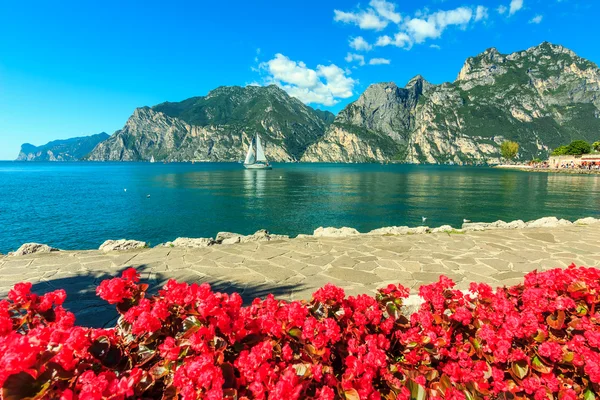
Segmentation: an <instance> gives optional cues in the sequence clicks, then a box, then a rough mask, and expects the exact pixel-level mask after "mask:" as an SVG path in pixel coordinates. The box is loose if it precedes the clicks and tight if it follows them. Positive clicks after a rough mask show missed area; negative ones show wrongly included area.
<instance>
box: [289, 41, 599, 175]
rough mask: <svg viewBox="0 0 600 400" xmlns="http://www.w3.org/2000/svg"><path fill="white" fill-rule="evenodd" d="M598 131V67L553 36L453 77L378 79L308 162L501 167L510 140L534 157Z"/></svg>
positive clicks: (485, 57) (490, 54)
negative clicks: (552, 39) (442, 80)
mask: <svg viewBox="0 0 600 400" xmlns="http://www.w3.org/2000/svg"><path fill="white" fill-rule="evenodd" d="M599 135H600V70H599V69H598V66H597V65H596V64H594V63H592V62H590V61H587V60H585V59H583V58H581V57H578V56H577V55H576V54H575V53H574V52H572V51H571V50H568V49H566V48H564V47H562V46H558V45H553V44H550V43H547V42H545V43H542V44H541V45H539V46H536V47H532V48H530V49H528V50H526V51H520V52H516V53H513V54H509V55H505V54H501V53H500V52H498V50H496V49H495V48H491V49H488V50H486V51H485V52H484V53H482V54H480V55H478V56H476V57H471V58H469V59H467V61H466V62H465V64H464V66H463V67H462V69H461V71H460V73H459V74H458V78H457V79H456V80H455V81H454V82H453V83H443V84H441V85H433V84H431V83H429V82H427V81H426V80H425V79H424V78H423V77H421V76H417V77H415V78H413V79H412V80H411V81H410V82H409V83H408V84H407V85H406V86H405V87H404V88H400V87H398V86H397V85H396V84H394V83H392V82H390V83H378V84H374V85H371V86H370V87H369V88H367V90H366V91H365V92H364V93H363V94H362V95H361V96H360V98H359V99H358V100H357V101H355V102H354V103H351V104H350V105H348V106H347V107H346V108H345V109H344V110H342V111H341V112H340V113H339V114H338V116H337V117H336V118H335V120H334V122H333V123H332V124H331V125H330V126H329V128H328V130H327V132H326V133H325V135H324V136H323V137H322V138H321V139H320V140H319V141H318V142H316V143H314V144H312V145H311V146H309V147H308V149H307V150H306V152H305V153H304V155H303V157H302V159H301V161H307V162H316V161H330V162H373V161H390V160H397V161H406V162H411V163H444V162H454V163H457V164H464V163H471V162H489V163H495V162H499V161H500V154H499V147H500V144H501V143H502V142H503V141H504V140H514V141H516V142H518V143H519V145H520V151H519V158H520V159H522V160H527V159H531V158H533V157H541V158H543V157H545V156H546V155H547V154H548V152H549V151H550V150H551V149H553V148H555V147H557V146H559V145H563V144H565V143H569V142H571V141H572V140H575V139H583V140H587V141H593V140H598V138H600V136H599Z"/></svg>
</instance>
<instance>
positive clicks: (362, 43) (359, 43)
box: [350, 36, 373, 51]
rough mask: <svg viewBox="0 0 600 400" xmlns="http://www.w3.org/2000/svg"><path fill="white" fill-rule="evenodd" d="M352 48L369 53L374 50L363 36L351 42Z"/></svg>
mask: <svg viewBox="0 0 600 400" xmlns="http://www.w3.org/2000/svg"><path fill="white" fill-rule="evenodd" d="M350 47H352V48H353V49H354V50H357V51H369V50H371V49H372V48H373V46H371V45H370V44H369V42H367V41H366V40H365V39H364V38H363V37H362V36H357V37H355V38H353V39H352V40H350Z"/></svg>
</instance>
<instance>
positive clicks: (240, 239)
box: [8, 217, 600, 257]
mask: <svg viewBox="0 0 600 400" xmlns="http://www.w3.org/2000/svg"><path fill="white" fill-rule="evenodd" d="M594 224H600V219H599V218H593V217H588V218H582V219H578V220H576V221H574V222H571V221H568V220H566V219H558V218H556V217H544V218H540V219H537V220H533V221H528V222H524V221H522V220H516V221H511V222H505V221H496V222H465V223H463V224H462V227H461V228H454V227H452V226H450V225H442V226H440V227H437V228H430V227H428V226H418V227H412V228H411V227H408V226H389V227H384V228H378V229H374V230H372V231H369V232H365V233H361V232H359V231H358V230H356V229H354V228H348V227H341V228H336V227H327V228H324V227H319V228H317V229H315V231H314V232H313V234H312V235H307V234H300V235H298V236H297V237H296V238H298V239H310V238H348V237H360V236H402V235H424V234H438V233H446V234H461V233H465V232H473V231H486V230H498V229H504V230H514V229H527V228H556V227H564V226H570V225H579V226H581V225H594ZM287 240H290V237H289V236H288V235H277V234H272V233H270V232H269V231H267V230H265V229H261V230H259V231H256V232H255V233H253V234H251V235H242V234H239V233H233V232H219V233H218V234H217V236H216V237H215V238H214V239H213V238H186V237H180V238H177V239H175V240H173V241H171V242H166V243H161V244H159V245H157V246H155V247H168V248H175V247H183V248H205V247H210V246H219V245H234V244H238V243H250V242H270V241H287ZM148 247H149V246H148V244H147V243H146V242H143V241H139V240H129V239H119V240H107V241H105V242H104V243H103V244H102V245H101V246H100V247H99V248H98V250H101V251H104V252H110V251H123V250H133V249H142V248H148ZM57 251H61V250H60V249H56V248H53V247H51V246H48V245H46V244H39V243H25V244H23V245H22V246H21V247H19V249H17V250H16V251H14V252H11V253H8V256H11V257H14V256H23V255H28V254H36V253H51V252H57Z"/></svg>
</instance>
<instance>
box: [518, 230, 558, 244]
mask: <svg viewBox="0 0 600 400" xmlns="http://www.w3.org/2000/svg"><path fill="white" fill-rule="evenodd" d="M524 235H525V236H527V237H528V238H530V239H533V240H540V241H542V242H548V243H556V239H555V238H554V235H553V234H551V233H547V232H534V233H524Z"/></svg>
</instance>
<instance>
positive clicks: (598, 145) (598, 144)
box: [592, 140, 600, 151]
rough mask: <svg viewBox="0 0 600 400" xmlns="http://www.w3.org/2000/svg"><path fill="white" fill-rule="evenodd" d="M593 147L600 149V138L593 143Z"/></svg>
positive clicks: (596, 149)
mask: <svg viewBox="0 0 600 400" xmlns="http://www.w3.org/2000/svg"><path fill="white" fill-rule="evenodd" d="M592 149H594V151H600V140H598V141H597V142H594V143H592Z"/></svg>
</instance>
